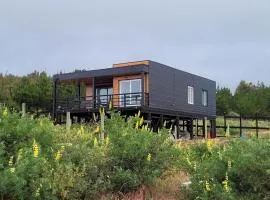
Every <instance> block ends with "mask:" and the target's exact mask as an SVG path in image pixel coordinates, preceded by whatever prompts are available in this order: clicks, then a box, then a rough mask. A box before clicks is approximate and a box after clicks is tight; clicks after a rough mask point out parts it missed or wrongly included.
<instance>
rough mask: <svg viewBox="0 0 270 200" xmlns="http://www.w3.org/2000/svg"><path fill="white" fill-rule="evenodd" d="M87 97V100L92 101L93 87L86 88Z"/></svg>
mask: <svg viewBox="0 0 270 200" xmlns="http://www.w3.org/2000/svg"><path fill="white" fill-rule="evenodd" d="M85 96H86V99H85V100H92V97H93V87H92V85H86V86H85Z"/></svg>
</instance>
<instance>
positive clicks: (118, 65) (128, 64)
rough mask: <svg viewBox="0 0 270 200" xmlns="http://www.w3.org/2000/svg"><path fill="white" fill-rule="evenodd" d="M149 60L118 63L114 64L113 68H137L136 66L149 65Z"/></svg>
mask: <svg viewBox="0 0 270 200" xmlns="http://www.w3.org/2000/svg"><path fill="white" fill-rule="evenodd" d="M149 64H150V61H149V60H143V61H135V62H126V63H118V64H113V67H128V66H136V65H149Z"/></svg>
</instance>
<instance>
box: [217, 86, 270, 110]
mask: <svg viewBox="0 0 270 200" xmlns="http://www.w3.org/2000/svg"><path fill="white" fill-rule="evenodd" d="M269 102H270V87H269V86H268V87H267V86H266V85H264V84H263V83H258V84H257V85H254V84H252V83H247V82H245V81H241V82H240V83H239V85H238V87H237V88H236V91H235V93H234V94H232V92H231V91H230V89H229V88H219V87H218V88H217V114H223V113H225V114H229V113H232V112H234V113H238V114H241V115H256V114H260V115H270V104H269Z"/></svg>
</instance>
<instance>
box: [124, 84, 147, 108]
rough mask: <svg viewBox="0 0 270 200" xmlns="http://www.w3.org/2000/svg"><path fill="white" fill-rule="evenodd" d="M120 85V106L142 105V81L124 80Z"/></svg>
mask: <svg viewBox="0 0 270 200" xmlns="http://www.w3.org/2000/svg"><path fill="white" fill-rule="evenodd" d="M119 85H120V102H119V103H120V106H121V107H123V106H139V105H141V98H142V94H141V92H142V88H141V79H133V80H123V81H120V82H119Z"/></svg>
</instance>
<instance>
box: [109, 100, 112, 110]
mask: <svg viewBox="0 0 270 200" xmlns="http://www.w3.org/2000/svg"><path fill="white" fill-rule="evenodd" d="M109 110H112V101H110V102H109Z"/></svg>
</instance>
